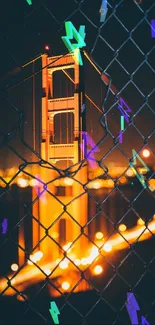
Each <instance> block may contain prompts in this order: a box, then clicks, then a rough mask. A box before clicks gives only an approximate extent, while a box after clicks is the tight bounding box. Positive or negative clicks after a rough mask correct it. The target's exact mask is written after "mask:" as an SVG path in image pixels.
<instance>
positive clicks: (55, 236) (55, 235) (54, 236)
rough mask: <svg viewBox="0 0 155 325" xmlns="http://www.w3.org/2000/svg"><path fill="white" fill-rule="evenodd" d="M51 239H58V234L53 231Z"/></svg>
mask: <svg viewBox="0 0 155 325" xmlns="http://www.w3.org/2000/svg"><path fill="white" fill-rule="evenodd" d="M52 237H53V238H54V239H57V238H59V234H58V232H56V231H54V232H53V233H52Z"/></svg>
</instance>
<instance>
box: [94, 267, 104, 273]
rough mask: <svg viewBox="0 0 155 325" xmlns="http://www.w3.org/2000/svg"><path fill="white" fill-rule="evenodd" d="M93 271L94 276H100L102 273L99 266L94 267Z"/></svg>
mask: <svg viewBox="0 0 155 325" xmlns="http://www.w3.org/2000/svg"><path fill="white" fill-rule="evenodd" d="M93 271H94V274H96V275H98V274H101V273H102V272H103V268H102V266H100V265H96V266H95V267H94V270H93Z"/></svg>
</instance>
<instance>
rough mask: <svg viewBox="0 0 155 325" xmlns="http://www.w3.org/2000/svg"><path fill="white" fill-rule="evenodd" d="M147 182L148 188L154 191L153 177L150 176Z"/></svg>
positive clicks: (154, 181)
mask: <svg viewBox="0 0 155 325" xmlns="http://www.w3.org/2000/svg"><path fill="white" fill-rule="evenodd" d="M148 184H149V186H148V187H149V189H150V191H151V192H153V191H155V179H153V178H151V179H150V180H149V181H148Z"/></svg>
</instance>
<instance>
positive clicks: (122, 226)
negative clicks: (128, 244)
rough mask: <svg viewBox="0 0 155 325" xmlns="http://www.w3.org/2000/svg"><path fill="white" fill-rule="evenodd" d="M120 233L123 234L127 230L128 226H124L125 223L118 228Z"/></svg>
mask: <svg viewBox="0 0 155 325" xmlns="http://www.w3.org/2000/svg"><path fill="white" fill-rule="evenodd" d="M118 229H119V231H121V232H123V231H125V230H126V229H127V227H126V225H124V224H123V223H122V224H121V225H120V226H119V227H118Z"/></svg>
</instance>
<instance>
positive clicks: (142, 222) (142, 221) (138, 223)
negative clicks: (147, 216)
mask: <svg viewBox="0 0 155 325" xmlns="http://www.w3.org/2000/svg"><path fill="white" fill-rule="evenodd" d="M137 225H139V226H143V225H145V222H144V220H143V219H141V218H139V219H138V221H137Z"/></svg>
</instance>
